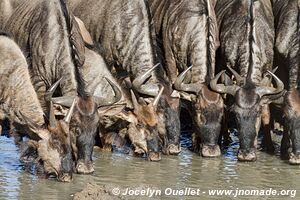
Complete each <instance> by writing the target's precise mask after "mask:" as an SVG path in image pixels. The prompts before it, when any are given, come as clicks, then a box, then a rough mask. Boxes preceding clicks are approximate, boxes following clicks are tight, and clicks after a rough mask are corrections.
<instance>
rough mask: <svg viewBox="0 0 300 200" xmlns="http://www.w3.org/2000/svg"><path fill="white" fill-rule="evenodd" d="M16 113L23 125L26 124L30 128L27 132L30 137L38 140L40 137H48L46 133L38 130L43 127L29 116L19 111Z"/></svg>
mask: <svg viewBox="0 0 300 200" xmlns="http://www.w3.org/2000/svg"><path fill="white" fill-rule="evenodd" d="M17 115H18V118H19V120H20V121H21V123H22V124H23V125H27V126H28V128H29V130H31V132H29V133H28V135H29V137H30V138H31V139H33V140H40V139H45V138H48V135H47V134H45V133H44V132H40V130H42V129H43V128H42V127H41V126H39V125H38V124H36V123H35V122H33V121H32V120H31V119H30V118H29V117H27V116H26V115H24V114H23V113H22V112H19V113H18V114H17Z"/></svg>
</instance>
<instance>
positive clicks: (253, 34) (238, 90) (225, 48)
mask: <svg viewBox="0 0 300 200" xmlns="http://www.w3.org/2000/svg"><path fill="white" fill-rule="evenodd" d="M216 15H217V19H218V26H219V30H220V55H219V57H218V56H217V58H219V59H220V60H221V62H220V65H219V66H217V67H219V68H222V67H223V69H224V67H226V66H227V67H228V68H229V69H230V71H231V72H232V73H233V75H234V76H235V79H236V84H234V85H224V84H218V83H217V81H218V80H219V78H220V77H221V75H222V74H223V73H224V72H225V70H224V71H221V72H220V73H219V74H218V75H216V77H215V79H214V80H212V81H211V84H210V85H211V87H212V89H213V90H215V91H217V92H220V93H227V94H230V95H232V96H233V97H234V103H233V105H232V106H231V111H232V112H233V113H234V114H235V119H236V124H237V129H238V134H239V140H240V149H239V152H238V159H239V160H242V161H253V160H256V136H257V133H258V131H259V129H260V123H261V121H262V123H263V125H264V129H265V130H264V134H265V139H264V142H265V143H266V144H267V143H269V147H270V148H272V143H271V142H272V141H270V140H271V136H270V124H269V108H268V104H269V103H270V102H271V101H272V100H275V99H276V96H278V94H280V93H281V92H282V90H283V88H284V85H283V83H282V82H281V81H280V80H279V79H278V78H277V77H276V76H275V75H274V74H273V73H272V72H270V71H269V70H271V69H272V67H273V47H274V17H273V12H272V5H271V2H270V1H269V0H266V1H253V0H247V1H239V0H222V1H217V4H216ZM266 73H269V74H271V76H272V77H273V78H274V79H275V81H276V85H277V87H276V88H273V87H272V86H270V82H271V80H270V77H269V75H265V76H264V74H266ZM279 96H280V95H279ZM274 98H275V99H274Z"/></svg>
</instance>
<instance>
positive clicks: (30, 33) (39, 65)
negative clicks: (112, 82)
mask: <svg viewBox="0 0 300 200" xmlns="http://www.w3.org/2000/svg"><path fill="white" fill-rule="evenodd" d="M61 3H62V2H61V1H60V0H50V1H48V0H42V1H39V0H32V1H24V2H22V3H20V4H19V5H18V7H17V8H16V9H15V10H14V12H13V14H12V16H11V17H10V19H9V20H8V22H7V24H6V26H5V30H6V31H8V32H9V33H10V34H11V35H12V36H13V38H14V39H15V41H16V42H17V44H19V45H20V47H21V48H22V50H23V51H24V53H25V55H26V57H27V61H28V62H29V69H30V75H31V78H32V81H33V85H34V87H35V90H36V91H37V93H38V96H39V100H40V102H41V103H42V106H43V107H44V108H45V107H46V106H45V102H44V98H43V95H44V93H45V91H46V90H47V89H48V88H49V87H50V85H52V84H53V83H54V82H55V81H57V80H58V79H59V78H61V77H63V79H62V81H61V85H60V86H61V95H66V96H74V95H77V90H78V91H84V90H85V89H84V88H83V87H84V84H78V82H79V83H80V79H81V78H80V76H81V74H80V73H81V72H80V69H78V67H79V65H80V64H82V63H83V62H84V44H83V41H82V38H81V37H79V36H80V33H79V31H78V27H77V26H76V24H75V23H74V20H73V17H71V19H69V20H68V19H66V15H67V14H66V12H67V11H65V9H63V7H62V4H61ZM64 11H65V12H64ZM64 13H65V14H64ZM68 22H70V24H69V23H68ZM74 24H75V25H74ZM74 41H76V42H77V43H74ZM74 57H76V60H74ZM77 62H78V63H79V64H78V63H77ZM74 63H75V65H74Z"/></svg>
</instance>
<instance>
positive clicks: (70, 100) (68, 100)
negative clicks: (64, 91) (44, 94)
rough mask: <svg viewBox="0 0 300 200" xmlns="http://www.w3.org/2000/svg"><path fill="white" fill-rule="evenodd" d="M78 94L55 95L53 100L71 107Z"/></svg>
mask: <svg viewBox="0 0 300 200" xmlns="http://www.w3.org/2000/svg"><path fill="white" fill-rule="evenodd" d="M75 97H76V96H64V97H54V98H52V102H53V103H55V104H59V105H62V106H65V107H67V108H70V107H71V106H72V103H73V100H74V98H75Z"/></svg>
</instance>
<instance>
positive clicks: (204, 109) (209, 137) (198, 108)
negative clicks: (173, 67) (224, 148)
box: [174, 67, 224, 157]
mask: <svg viewBox="0 0 300 200" xmlns="http://www.w3.org/2000/svg"><path fill="white" fill-rule="evenodd" d="M191 68H192V67H189V68H187V69H186V70H185V71H184V72H182V73H181V74H180V75H179V76H178V78H177V80H176V81H175V84H174V86H175V89H177V90H179V91H183V92H186V94H182V96H185V99H188V100H189V101H191V113H192V116H193V121H194V131H195V133H196V137H197V138H199V139H200V143H199V144H196V145H199V147H195V149H199V150H201V155H202V156H204V157H215V156H220V155H221V150H220V147H219V145H218V139H219V135H220V130H221V120H222V116H223V106H224V104H223V99H222V97H221V96H220V95H219V94H218V93H216V92H214V91H211V90H210V89H209V88H208V87H207V85H205V83H190V84H186V83H184V79H185V77H186V75H187V73H188V71H189V70H190V69H191ZM198 142H199V141H198ZM198 142H197V143H198Z"/></svg>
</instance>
